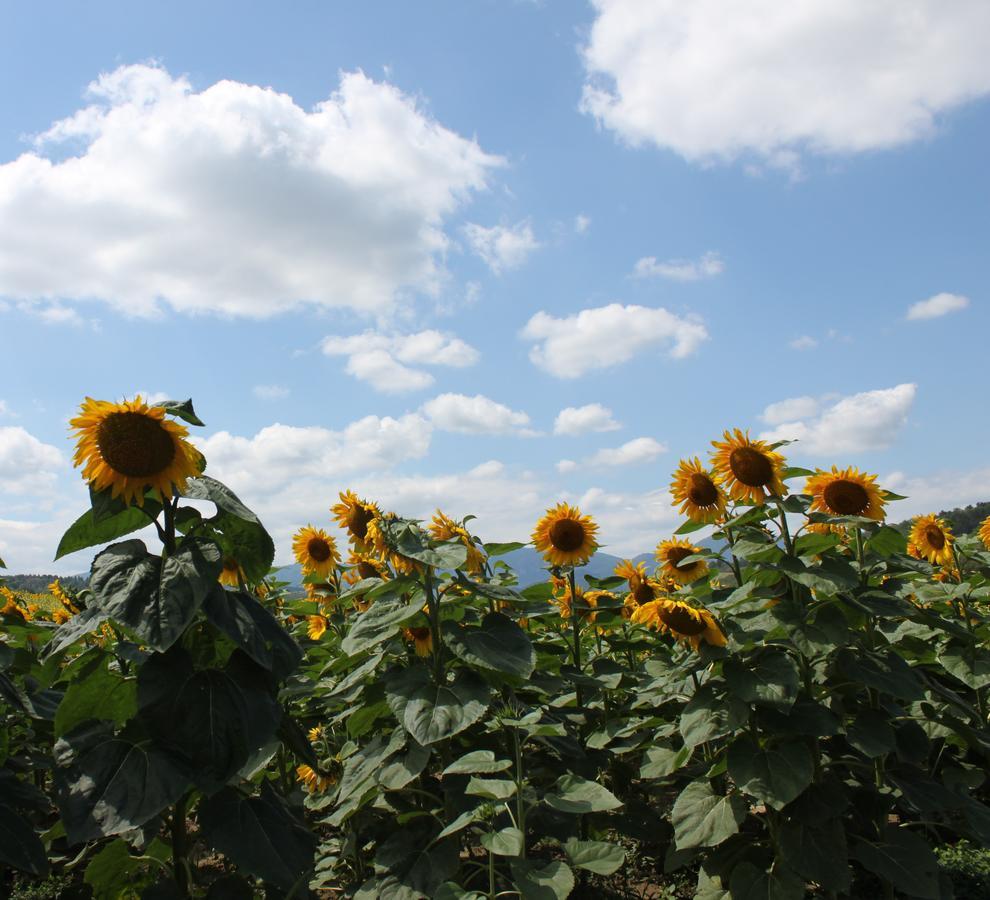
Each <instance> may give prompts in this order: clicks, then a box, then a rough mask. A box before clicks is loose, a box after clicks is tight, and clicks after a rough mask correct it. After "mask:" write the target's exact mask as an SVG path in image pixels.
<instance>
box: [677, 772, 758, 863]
mask: <svg viewBox="0 0 990 900" xmlns="http://www.w3.org/2000/svg"><path fill="white" fill-rule="evenodd" d="M745 817H746V804H745V803H744V802H743V801H742V798H741V797H739V796H738V795H737V794H731V795H730V796H728V797H723V796H720V795H718V794H716V793H715V792H714V791H713V790H712V787H711V785H710V784H709V783H708V782H707V781H692V782H691V783H690V784H689V785H688V786H687V787H686V788H684V790H683V791H681V793H680V795H679V796H678V798H677V799H676V800H675V801H674V808H673V810H672V812H671V815H670V821H671V824H672V825H673V826H674V840H675V842H676V844H677V849H678V850H686V849H688V848H690V847H715V846H717V845H718V844H721V843H722V841H724V840H725V839H726V838H729V837H731V836H732V835H734V834H735V833H736V832H737V831H739V825H740V823H741V822H742V820H743V819H744V818H745Z"/></svg>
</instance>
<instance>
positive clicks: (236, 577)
mask: <svg viewBox="0 0 990 900" xmlns="http://www.w3.org/2000/svg"><path fill="white" fill-rule="evenodd" d="M217 580H218V581H219V582H220V584H226V585H229V586H230V587H239V586H240V583H241V582H242V581H243V580H244V570H243V569H242V568H241V567H240V565H238V562H237V560H236V559H234V557H232V556H225V557H224V558H223V568H222V569H221V570H220V575H219V576H218V578H217Z"/></svg>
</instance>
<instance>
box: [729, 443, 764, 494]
mask: <svg viewBox="0 0 990 900" xmlns="http://www.w3.org/2000/svg"><path fill="white" fill-rule="evenodd" d="M729 468H731V469H732V474H733V475H735V476H736V478H737V479H738V480H739V481H741V482H742V483H743V484H744V485H746V487H766V485H768V484H770V482H772V481H773V466H772V465H770V460H769V459H767V458H766V456H764V455H763V454H762V453H760V451H759V450H754V449H753V448H752V447H737V448H736V449H735V450H733V451H732V453H731V454H730V455H729Z"/></svg>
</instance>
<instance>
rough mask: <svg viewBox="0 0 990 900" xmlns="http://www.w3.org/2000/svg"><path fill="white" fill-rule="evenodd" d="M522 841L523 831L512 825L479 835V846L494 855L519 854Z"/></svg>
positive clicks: (520, 853) (523, 840)
mask: <svg viewBox="0 0 990 900" xmlns="http://www.w3.org/2000/svg"><path fill="white" fill-rule="evenodd" d="M524 842H525V839H524V837H523V833H522V832H521V831H520V830H519V829H518V828H515V827H514V826H512V825H510V826H509V827H508V828H502V829H501V830H499V831H489V832H488V833H486V834H483V835H482V836H481V846H482V847H484V848H485V849H486V850H487V851H488V852H489V853H494V854H495V855H496V856H521V855H522V851H523V845H524Z"/></svg>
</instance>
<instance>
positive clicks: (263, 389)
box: [251, 384, 290, 400]
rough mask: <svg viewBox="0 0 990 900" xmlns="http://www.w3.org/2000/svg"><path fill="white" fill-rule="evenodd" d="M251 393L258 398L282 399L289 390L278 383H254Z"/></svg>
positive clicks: (286, 395)
mask: <svg viewBox="0 0 990 900" xmlns="http://www.w3.org/2000/svg"><path fill="white" fill-rule="evenodd" d="M251 393H253V394H254V396H255V397H257V398H258V399H259V400H284V399H285V398H286V397H288V396H289V394H290V391H289V389H288V388H287V387H283V386H282V385H280V384H256V385H255V386H254V387H253V388H251Z"/></svg>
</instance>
